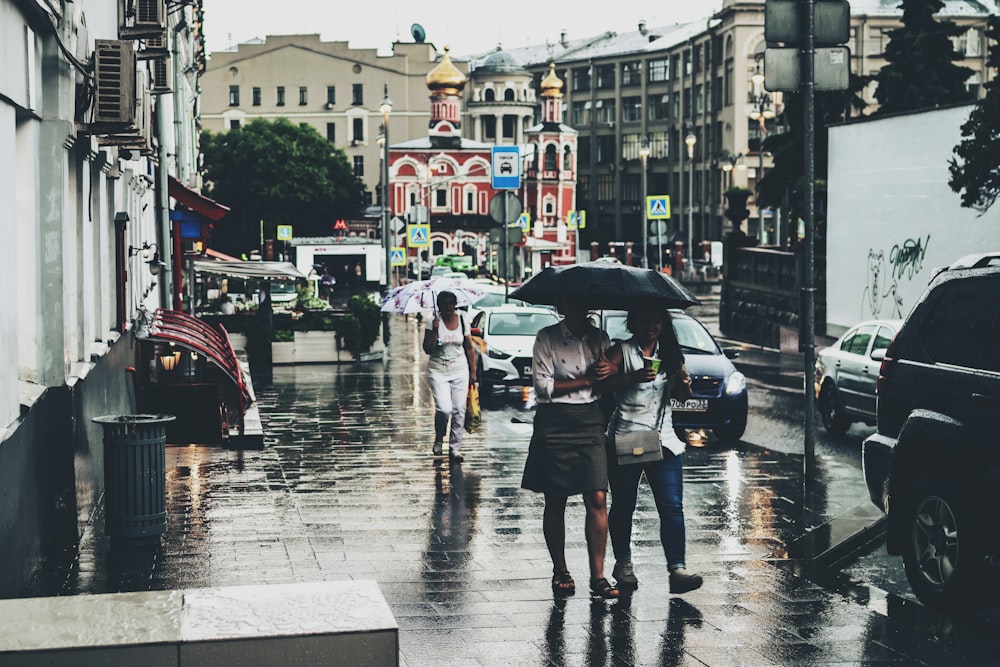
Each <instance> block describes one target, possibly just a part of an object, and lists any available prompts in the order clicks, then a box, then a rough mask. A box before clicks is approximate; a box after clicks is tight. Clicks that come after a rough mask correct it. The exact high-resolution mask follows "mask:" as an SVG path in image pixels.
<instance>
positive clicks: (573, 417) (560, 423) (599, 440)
mask: <svg viewBox="0 0 1000 667" xmlns="http://www.w3.org/2000/svg"><path fill="white" fill-rule="evenodd" d="M606 425H607V422H606V420H605V418H604V413H603V412H602V411H601V409H600V407H599V406H598V405H597V403H596V402H594V403H584V404H574V403H541V404H539V405H538V407H537V409H536V410H535V427H534V431H533V432H532V435H531V444H530V445H529V446H528V459H527V461H525V463H524V475H523V477H522V478H521V488H522V489H528V490H531V491H537V492H539V493H551V494H555V495H560V496H572V495H576V494H578V493H586V492H588V491H607V490H608V458H607V452H606V451H605V436H604V432H605V428H606Z"/></svg>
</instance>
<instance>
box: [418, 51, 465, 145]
mask: <svg viewBox="0 0 1000 667" xmlns="http://www.w3.org/2000/svg"><path fill="white" fill-rule="evenodd" d="M450 50H451V47H449V46H445V47H444V56H443V57H442V58H441V62H440V63H438V66H437V67H435V68H434V69H432V70H431V71H430V72H428V73H427V78H426V81H427V88H428V89H430V91H431V94H430V98H431V120H430V125H429V129H430V138H431V145H432V146H434V147H435V148H457V147H459V146H461V143H462V91H463V90H464V89H465V82H466V81H467V79H466V76H465V75H464V74H462V72H460V71H459V69H458V68H457V67H455V65H454V63H452V62H451V55H450V54H449V53H448V52H449V51H450Z"/></svg>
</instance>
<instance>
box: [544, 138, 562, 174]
mask: <svg viewBox="0 0 1000 667" xmlns="http://www.w3.org/2000/svg"><path fill="white" fill-rule="evenodd" d="M558 168H559V166H558V164H557V160H556V147H555V144H549V145H548V146H546V147H545V167H544V170H545V171H555V170H556V169H558Z"/></svg>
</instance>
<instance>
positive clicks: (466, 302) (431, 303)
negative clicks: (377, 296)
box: [382, 278, 486, 315]
mask: <svg viewBox="0 0 1000 667" xmlns="http://www.w3.org/2000/svg"><path fill="white" fill-rule="evenodd" d="M441 292H451V293H452V294H454V295H455V298H456V299H458V305H459V306H471V305H472V304H474V303H475V302H477V301H479V300H480V299H482V298H483V297H484V296H486V292H484V291H483V290H482V289H480V288H479V286H478V285H476V283H474V282H472V281H470V280H461V279H459V278H431V279H430V280H417V281H415V282H412V283H408V284H406V285H401V286H400V287H394V288H393V289H391V290H389V293H388V294H386V295H385V297H384V298H383V299H382V312H383V313H398V314H400V315H409V314H410V313H417V312H421V311H427V310H437V297H438V294H440V293H441Z"/></svg>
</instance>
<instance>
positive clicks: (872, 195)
mask: <svg viewBox="0 0 1000 667" xmlns="http://www.w3.org/2000/svg"><path fill="white" fill-rule="evenodd" d="M971 109H972V107H971V106H963V107H957V108H951V109H944V110H938V111H927V112H923V113H916V114H909V115H905V116H898V117H894V118H885V119H879V120H869V121H864V122H858V123H851V124H847V125H843V126H838V127H833V128H831V129H830V163H829V181H828V191H829V195H828V222H827V287H826V290H827V292H826V303H827V331H828V333H830V334H831V335H836V334H839V333H841V332H843V331H844V330H845V329H846V328H847V327H850V326H851V325H853V324H855V323H857V322H858V321H860V320H864V319H868V318H902V317H905V316H906V315H907V314H908V313H909V311H910V309H911V308H912V307H913V305H914V304H915V303H916V301H917V300H918V299H919V297H920V295H921V294H922V293H923V290H924V288H925V287H926V286H927V282H928V280H929V279H930V276H931V271H932V269H933V268H934V267H938V266H946V265H948V264H951V263H952V262H954V261H955V260H956V259H958V258H959V257H962V256H963V255H967V254H970V253H975V252H984V251H987V250H1000V206H995V207H993V208H992V209H991V210H990V211H988V212H987V213H986V214H985V215H983V216H981V217H980V216H978V215H977V214H976V212H975V211H973V210H971V209H965V208H962V207H961V206H960V199H959V196H958V195H957V194H956V193H955V192H953V191H952V190H951V188H950V187H949V186H948V178H949V173H948V160H949V158H950V157H951V156H952V149H953V148H954V147H955V146H956V145H957V144H958V143H959V141H960V139H961V131H960V127H961V125H962V123H963V122H965V120H966V119H967V118H968V115H969V112H970V111H971Z"/></svg>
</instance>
